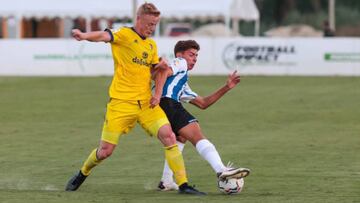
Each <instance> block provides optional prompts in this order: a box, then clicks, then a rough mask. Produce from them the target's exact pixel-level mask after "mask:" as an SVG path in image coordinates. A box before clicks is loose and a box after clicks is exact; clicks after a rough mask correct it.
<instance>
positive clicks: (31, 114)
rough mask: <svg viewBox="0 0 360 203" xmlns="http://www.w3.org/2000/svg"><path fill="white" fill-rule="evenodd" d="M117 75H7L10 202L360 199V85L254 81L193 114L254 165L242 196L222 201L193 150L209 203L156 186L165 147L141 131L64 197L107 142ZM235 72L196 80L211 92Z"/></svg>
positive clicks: (4, 158) (219, 142)
mask: <svg viewBox="0 0 360 203" xmlns="http://www.w3.org/2000/svg"><path fill="white" fill-rule="evenodd" d="M110 80H111V78H109V77H95V78H82V77H80V78H78V77H70V78H45V77H39V78H18V77H0V138H1V141H0V143H1V145H0V154H1V155H0V202H21V203H23V202H147V203H150V202H206V203H208V202H242V203H245V202H252V203H253V202H261V203H262V202H299V203H300V202H301V203H304V202H336V203H339V202H360V78H352V77H347V78H343V77H243V78H242V81H241V84H240V86H239V87H237V88H236V89H234V90H233V91H232V92H229V94H228V95H226V96H225V97H224V98H223V100H221V101H219V102H218V103H217V104H215V105H214V106H212V107H210V108H209V109H208V110H206V111H202V110H198V109H195V108H193V107H192V106H188V109H189V110H190V111H191V112H192V113H193V114H194V115H195V116H196V117H197V118H198V119H199V120H200V123H201V125H202V128H203V131H204V132H205V134H206V135H207V137H208V138H209V139H210V140H211V141H212V142H213V143H214V144H215V145H216V146H217V149H218V151H219V152H220V154H221V155H222V158H223V161H224V162H225V163H226V162H227V161H233V162H235V163H236V164H237V165H239V166H243V167H249V168H251V169H252V174H251V175H250V176H249V177H247V178H246V179H245V188H244V190H243V192H242V193H241V194H240V195H235V196H225V195H221V194H220V193H219V191H218V189H217V186H216V177H215V174H214V172H213V171H212V169H211V168H210V166H209V165H208V164H207V163H206V162H205V161H204V160H202V159H201V158H200V156H199V155H198V154H197V152H196V151H195V150H194V148H193V147H192V146H190V145H189V144H188V145H187V147H186V148H185V151H184V158H185V163H186V166H187V172H188V176H189V179H190V182H191V183H192V184H196V187H197V188H199V189H200V190H202V191H205V192H208V195H207V196H206V197H193V196H184V195H179V194H177V193H176V192H169V193H163V192H158V191H156V185H157V183H158V181H159V179H160V175H161V171H162V167H163V150H162V146H161V145H160V142H159V141H158V140H157V139H155V138H150V137H148V136H147V135H146V134H145V132H144V131H143V130H142V129H141V128H139V127H136V128H135V129H134V130H133V131H131V133H129V134H128V135H127V136H125V137H123V138H122V139H121V140H120V144H119V146H118V149H117V150H116V151H115V153H114V154H113V155H112V157H111V158H109V159H108V160H106V161H105V162H103V163H102V164H101V165H100V166H99V167H97V168H96V169H95V170H94V173H93V174H92V175H91V176H90V177H89V178H88V179H87V181H86V182H85V183H84V184H83V185H82V187H81V188H80V189H79V190H78V191H76V192H64V191H63V190H64V187H65V184H66V182H67V181H68V179H69V178H70V177H71V176H72V175H73V174H74V173H75V171H77V170H78V169H79V167H80V166H81V164H82V162H83V161H84V159H85V158H86V157H87V156H88V154H89V153H90V150H92V149H93V148H95V147H96V146H97V144H98V141H99V138H100V131H101V127H102V121H103V116H104V112H105V105H106V102H107V88H108V86H109V84H110ZM224 81H225V77H220V76H219V77H193V78H192V79H191V81H190V84H191V86H192V89H193V90H195V91H196V92H198V93H199V94H200V95H204V96H205V95H207V94H208V93H210V92H211V91H213V90H215V89H217V88H218V87H219V86H220V85H222V84H223V83H224Z"/></svg>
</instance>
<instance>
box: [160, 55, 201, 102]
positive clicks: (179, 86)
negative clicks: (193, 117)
mask: <svg viewBox="0 0 360 203" xmlns="http://www.w3.org/2000/svg"><path fill="white" fill-rule="evenodd" d="M170 67H171V69H172V71H173V75H171V76H170V77H168V78H167V80H166V82H165V85H164V89H163V93H162V97H168V98H172V99H174V100H175V101H178V102H180V101H182V102H189V101H191V100H192V99H194V98H195V97H197V94H196V93H195V92H193V91H192V90H191V89H190V86H189V85H188V83H187V81H188V70H187V63H186V60H185V59H183V58H175V59H174V60H173V61H172V62H171V63H170Z"/></svg>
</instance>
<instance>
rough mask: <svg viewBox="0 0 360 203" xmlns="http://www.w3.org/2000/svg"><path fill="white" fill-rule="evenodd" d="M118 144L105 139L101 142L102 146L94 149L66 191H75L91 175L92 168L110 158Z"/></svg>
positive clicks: (70, 181) (68, 184)
mask: <svg viewBox="0 0 360 203" xmlns="http://www.w3.org/2000/svg"><path fill="white" fill-rule="evenodd" d="M115 147H116V145H114V144H111V143H107V142H104V141H101V142H100V146H99V147H98V148H96V149H94V150H93V151H92V152H91V153H90V155H89V157H88V158H87V159H86V161H85V162H84V164H83V166H82V167H81V169H80V171H79V172H78V173H76V174H75V175H74V176H73V177H72V178H71V179H70V180H69V182H68V183H67V185H66V188H65V190H66V191H75V190H77V189H78V188H79V187H80V185H81V184H82V183H83V182H84V181H85V179H86V178H87V177H88V176H89V175H90V172H91V170H92V169H93V168H94V167H95V166H97V165H98V164H100V163H101V161H102V160H104V159H106V158H108V157H109V156H110V155H111V154H112V152H113V151H114V149H115Z"/></svg>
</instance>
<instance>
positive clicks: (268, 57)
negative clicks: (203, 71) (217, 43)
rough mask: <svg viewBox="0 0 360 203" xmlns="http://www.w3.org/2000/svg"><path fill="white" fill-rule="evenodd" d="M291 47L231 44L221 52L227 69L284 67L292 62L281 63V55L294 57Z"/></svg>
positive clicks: (292, 47)
mask: <svg viewBox="0 0 360 203" xmlns="http://www.w3.org/2000/svg"><path fill="white" fill-rule="evenodd" d="M295 53H296V51H295V46H292V45H285V46H284V45H242V44H238V43H231V44H229V45H228V46H226V47H225V49H224V51H223V56H222V59H223V62H224V64H225V65H226V67H227V68H228V69H231V70H232V69H238V68H239V67H247V66H256V65H285V64H292V63H293V62H289V61H282V60H280V57H281V56H282V55H294V54H295Z"/></svg>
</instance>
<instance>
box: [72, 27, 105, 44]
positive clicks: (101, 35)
mask: <svg viewBox="0 0 360 203" xmlns="http://www.w3.org/2000/svg"><path fill="white" fill-rule="evenodd" d="M71 33H72V36H73V37H74V38H75V39H76V40H78V41H81V40H87V41H90V42H110V41H111V35H110V33H109V32H108V31H93V32H81V31H80V30H79V29H73V30H72V31H71Z"/></svg>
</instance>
